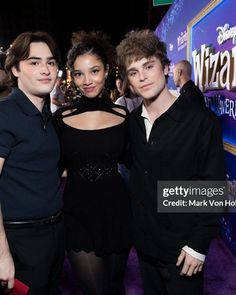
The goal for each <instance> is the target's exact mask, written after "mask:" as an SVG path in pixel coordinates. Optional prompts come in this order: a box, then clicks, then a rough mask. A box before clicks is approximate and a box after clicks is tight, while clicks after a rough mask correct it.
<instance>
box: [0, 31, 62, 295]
mask: <svg viewBox="0 0 236 295" xmlns="http://www.w3.org/2000/svg"><path fill="white" fill-rule="evenodd" d="M58 58H59V55H58V50H57V47H56V45H55V42H54V41H53V39H52V38H51V36H50V35H48V34H47V33H46V32H25V33H22V34H21V35H19V36H18V37H17V38H16V39H15V41H14V42H13V44H12V46H11V48H10V49H9V51H8V54H7V58H6V64H5V68H6V70H7V73H8V75H9V78H10V79H11V82H12V86H13V91H12V93H11V94H10V95H9V96H8V97H7V99H5V100H4V101H1V102H0V202H1V210H0V280H1V284H2V285H5V287H7V288H9V289H11V288H13V285H14V278H15V277H16V278H17V279H19V280H21V281H22V282H23V283H24V284H26V285H28V286H29V293H28V294H29V295H42V294H45V295H46V294H50V295H56V294H58V286H59V279H60V272H61V269H62V265H63V259H64V225H63V220H62V214H61V208H62V195H61V192H60V187H59V185H60V178H59V173H58V169H57V165H58V161H59V157H60V148H59V142H58V139H57V135H56V133H55V131H54V128H53V125H52V123H51V121H50V116H49V114H48V113H47V110H46V108H45V106H44V103H45V98H46V96H47V95H48V94H49V93H50V92H51V91H52V89H53V86H54V84H55V82H56V79H57V71H58Z"/></svg>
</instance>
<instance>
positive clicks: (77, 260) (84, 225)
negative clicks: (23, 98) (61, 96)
mask: <svg viewBox="0 0 236 295" xmlns="http://www.w3.org/2000/svg"><path fill="white" fill-rule="evenodd" d="M111 52H112V50H111V45H110V43H109V42H108V41H107V39H106V38H104V37H103V36H102V35H101V34H96V33H87V34H85V33H84V32H83V35H82V36H81V38H80V39H79V41H78V42H77V43H75V44H74V45H73V47H72V48H71V50H70V51H69V54H68V61H67V64H68V67H69V69H70V71H71V74H72V79H73V82H74V84H75V86H76V87H77V89H78V90H79V91H80V93H81V98H80V99H79V101H78V102H76V103H74V104H73V105H72V106H71V107H66V108H64V109H60V110H59V111H57V113H56V114H55V116H54V122H55V124H56V128H57V130H58V135H59V138H60V143H61V150H62V158H63V161H64V163H65V167H66V169H67V181H66V186H65V191H64V213H65V223H66V229H67V250H68V256H69V259H70V262H71V265H72V268H73V269H74V271H75V273H76V275H77V278H78V282H79V284H80V285H81V288H82V290H83V292H84V293H83V294H84V295H88V294H89V295H90V294H91V295H95V294H96V295H97V294H101V295H105V294H109V295H111V294H117V295H118V294H119V295H122V294H125V289H124V284H123V278H124V273H125V267H126V262H127V257H128V252H129V249H130V246H131V241H130V237H131V233H130V223H131V221H130V205H129V196H128V192H127V188H126V185H125V183H124V181H123V179H122V177H121V175H120V174H119V172H118V170H117V164H118V163H119V162H120V161H122V157H123V155H124V153H125V149H126V146H127V129H128V128H127V127H128V126H127V124H128V122H127V117H128V111H127V110H126V108H124V107H121V106H117V105H115V104H113V103H112V102H111V100H110V98H109V94H108V92H107V91H106V85H105V84H106V79H107V76H108V73H109V63H110V62H109V58H111Z"/></svg>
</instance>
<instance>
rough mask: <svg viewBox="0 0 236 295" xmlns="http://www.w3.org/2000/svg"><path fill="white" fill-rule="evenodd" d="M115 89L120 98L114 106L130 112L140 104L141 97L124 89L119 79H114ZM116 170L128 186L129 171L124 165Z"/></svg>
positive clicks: (123, 84)
mask: <svg viewBox="0 0 236 295" xmlns="http://www.w3.org/2000/svg"><path fill="white" fill-rule="evenodd" d="M116 87H117V90H118V91H119V93H120V95H121V96H120V97H119V98H118V99H117V100H116V101H115V104H117V105H121V106H124V107H126V108H127V109H128V110H129V112H132V111H133V110H134V109H136V108H137V107H138V106H139V105H140V104H141V103H142V101H143V99H142V97H140V96H137V95H135V93H134V92H133V91H132V90H131V89H130V88H128V89H126V87H125V83H124V82H123V80H122V79H121V78H120V77H117V79H116ZM118 169H119V172H120V174H121V175H122V177H123V178H124V180H125V182H126V183H127V184H128V185H129V173H130V171H129V169H128V168H127V166H126V165H125V164H119V165H118Z"/></svg>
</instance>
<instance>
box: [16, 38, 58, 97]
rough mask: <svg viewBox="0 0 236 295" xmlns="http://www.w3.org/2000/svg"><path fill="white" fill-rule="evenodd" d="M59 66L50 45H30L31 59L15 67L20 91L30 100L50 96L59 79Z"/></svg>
mask: <svg viewBox="0 0 236 295" xmlns="http://www.w3.org/2000/svg"><path fill="white" fill-rule="evenodd" d="M57 71H58V66H57V63H56V61H55V59H54V57H53V55H52V52H51V51H50V49H49V47H48V45H47V44H46V43H44V42H33V43H31V44H30V51H29V57H28V58H27V59H25V60H21V61H20V62H19V67H17V68H16V67H15V66H14V67H13V68H12V73H13V74H14V76H15V77H17V83H18V87H19V89H21V90H22V91H23V92H24V93H25V94H26V95H27V96H28V97H29V98H30V97H44V96H46V95H47V94H49V93H50V92H51V91H52V89H53V86H54V84H55V82H56V79H57Z"/></svg>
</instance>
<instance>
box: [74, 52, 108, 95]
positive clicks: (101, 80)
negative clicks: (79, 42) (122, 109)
mask: <svg viewBox="0 0 236 295" xmlns="http://www.w3.org/2000/svg"><path fill="white" fill-rule="evenodd" d="M107 74H108V68H105V67H104V64H103V62H102V61H101V59H99V58H98V57H97V56H96V55H95V54H87V53H86V54H83V55H79V56H78V57H77V58H76V59H75V62H74V71H73V78H74V83H75V85H76V86H77V87H78V88H79V90H80V92H81V93H82V94H83V95H85V96H86V97H89V98H94V97H97V96H99V95H100V94H101V92H102V90H103V89H104V86H105V81H106V76H107Z"/></svg>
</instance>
